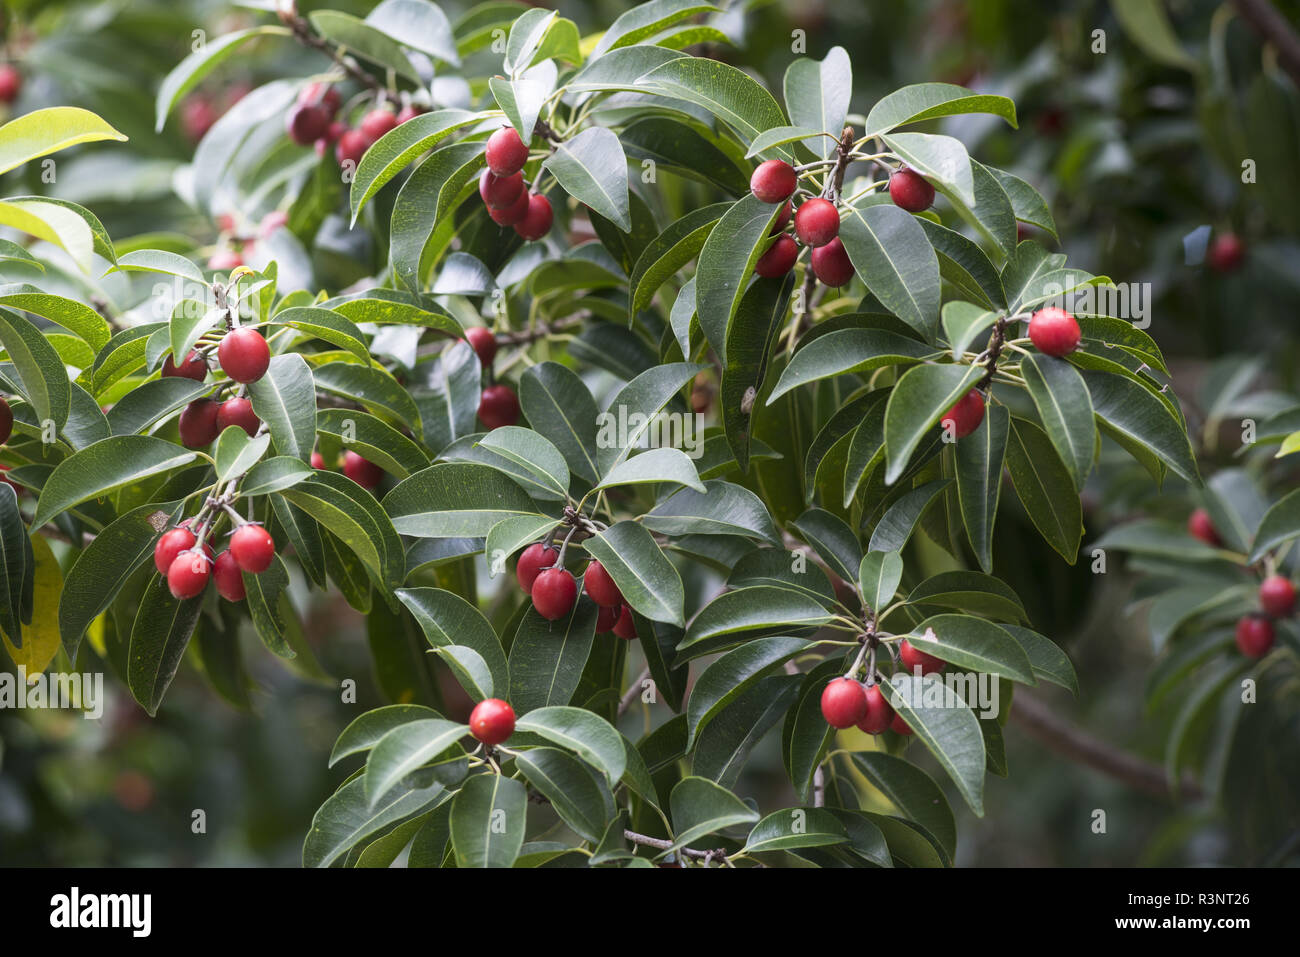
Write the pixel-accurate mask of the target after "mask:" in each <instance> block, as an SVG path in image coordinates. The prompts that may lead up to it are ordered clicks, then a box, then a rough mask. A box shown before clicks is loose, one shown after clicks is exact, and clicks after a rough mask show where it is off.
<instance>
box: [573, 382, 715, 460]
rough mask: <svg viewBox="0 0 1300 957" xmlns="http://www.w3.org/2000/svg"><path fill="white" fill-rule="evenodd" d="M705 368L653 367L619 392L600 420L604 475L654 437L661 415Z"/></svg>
mask: <svg viewBox="0 0 1300 957" xmlns="http://www.w3.org/2000/svg"><path fill="white" fill-rule="evenodd" d="M703 368H704V366H699V365H695V364H693V363H690V362H669V363H665V364H664V365H659V366H653V367H652V368H649V369H647V370H646V371H645V372H643V373H641V374H640V375H639V376H637V377H636V378H635V379H633V380H632V381H631V382H629V383H628V384H627V385H625V386H624V387H623V388H622V389H621V390H619V392H618V394H617V395H615V396H614V398H613V399H611V400H610V403H609V407H608V408H607V409H606V410H605V412H604V414H603V415H601V416H600V417H599V421H600V430H599V431H598V432H597V435H596V461H597V462H598V463H599V464H600V470H601V473H602V474H603V475H608V474H609V472H610V470H612V469H613V468H615V467H616V466H618V465H619V464H620V463H621V462H623V461H624V460H626V459H627V457H628V456H629V455H630V454H631V453H632V450H633V449H634V448H636V447H638V446H639V445H640V444H641V442H642V441H643V440H649V439H650V438H651V437H652V435H653V433H652V432H651V429H652V428H654V427H655V423H656V421H657V420H656V415H657V413H658V412H659V411H660V410H661V409H662V408H663V407H664V406H666V405H667V404H668V403H669V402H671V401H672V399H673V397H674V396H675V395H677V393H678V392H680V391H681V390H682V388H683V387H684V386H685V385H686V383H688V382H690V381H691V380H692V379H694V378H695V376H696V374H697V373H699V372H700V370H702V369H703Z"/></svg>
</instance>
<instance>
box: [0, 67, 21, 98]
mask: <svg viewBox="0 0 1300 957" xmlns="http://www.w3.org/2000/svg"><path fill="white" fill-rule="evenodd" d="M22 88H23V75H22V73H21V72H19V70H18V67H16V66H14V65H13V64H12V63H0V103H12V102H13V101H14V100H16V99H18V94H19V92H20V91H21V90H22Z"/></svg>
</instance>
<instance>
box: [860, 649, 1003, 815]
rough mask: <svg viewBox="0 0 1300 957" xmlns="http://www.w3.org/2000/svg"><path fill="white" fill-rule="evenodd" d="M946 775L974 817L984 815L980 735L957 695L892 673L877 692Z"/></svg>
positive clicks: (930, 681)
mask: <svg viewBox="0 0 1300 957" xmlns="http://www.w3.org/2000/svg"><path fill="white" fill-rule="evenodd" d="M881 690H882V691H884V692H885V693H886V694H888V696H889V703H890V704H891V705H893V707H894V710H895V711H897V712H898V713H899V715H900V716H901V717H902V719H903V720H904V721H906V722H907V725H908V727H910V728H911V729H912V731H913V732H914V733H915V735H916V737H917V738H919V739H920V740H921V741H923V742H924V743H925V746H926V747H927V748H929V750H930V753H931V754H933V755H934V757H935V759H936V760H937V761H938V762H939V764H940V766H941V767H942V768H943V769H944V770H945V771H946V772H948V776H949V777H951V778H952V780H953V782H954V783H955V784H956V785H957V790H958V791H959V792H960V793H961V796H962V797H963V798H965V800H966V803H967V805H969V806H970V809H971V810H972V811H974V812H975V816H976V817H983V816H984V764H985V751H984V735H983V733H982V732H981V731H980V727H979V719H978V718H976V717H975V714H974V712H973V711H971V710H970V708H968V707H966V703H965V702H964V701H963V700H962V699H961V696H960V695H958V694H957V693H956V691H954V690H953V689H952V688H950V687H948V686H946V685H945V684H944V683H943V682H942V681H940V680H939V679H937V678H934V677H932V676H929V675H927V676H925V677H922V678H917V677H915V676H913V675H907V674H896V675H894V676H893V677H892V678H890V683H889V685H888V686H886V687H883V688H882V689H881Z"/></svg>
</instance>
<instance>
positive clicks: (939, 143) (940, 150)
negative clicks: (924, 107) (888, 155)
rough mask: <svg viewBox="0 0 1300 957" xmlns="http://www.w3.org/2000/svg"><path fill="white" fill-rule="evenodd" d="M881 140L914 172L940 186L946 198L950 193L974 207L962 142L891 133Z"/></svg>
mask: <svg viewBox="0 0 1300 957" xmlns="http://www.w3.org/2000/svg"><path fill="white" fill-rule="evenodd" d="M881 139H882V140H883V141H884V143H885V145H886V146H888V147H889V148H890V149H891V150H893V151H894V152H895V153H897V154H898V156H899V158H900V159H902V160H903V162H904V163H906V164H907V165H908V166H910V167H911V168H912V169H913V170H915V171H916V172H918V173H920V174H921V175H922V176H924V177H925V178H926V179H928V180H933V181H934V183H935V185H936V186H940V185H941V186H943V187H944V188H945V195H946V194H947V192H948V191H951V192H953V193H956V194H957V196H958V197H960V198H961V200H962V202H964V203H965V204H966V205H967V206H974V205H975V180H974V174H973V173H972V171H971V162H970V154H969V153H967V152H966V147H965V146H964V145H963V144H962V141H961V140H959V139H956V138H954V137H951V136H939V135H936V134H933V133H894V134H892V135H887V136H882V137H881Z"/></svg>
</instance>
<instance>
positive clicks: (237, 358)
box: [217, 326, 271, 383]
mask: <svg viewBox="0 0 1300 957" xmlns="http://www.w3.org/2000/svg"><path fill="white" fill-rule="evenodd" d="M217 361H218V362H220V363H221V369H222V371H223V372H225V373H226V375H228V376H230V378H232V379H234V380H235V381H236V382H243V383H248V382H256V381H257V380H258V379H260V378H262V376H264V375H266V369H267V367H268V366H269V365H270V364H271V347H270V346H268V345H267V344H266V339H265V338H264V337H263V336H262V334H261V333H260V332H258V331H257V330H256V329H249V328H248V327H247V326H244V327H241V328H239V329H232V330H231V331H230V332H227V333H226V334H225V335H224V336H222V337H221V344H220V345H219V346H217Z"/></svg>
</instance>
